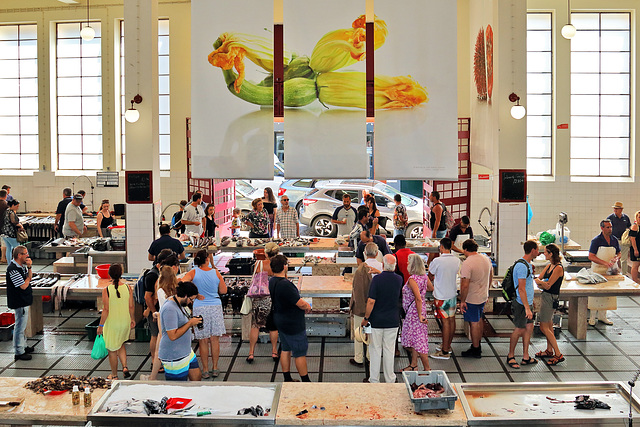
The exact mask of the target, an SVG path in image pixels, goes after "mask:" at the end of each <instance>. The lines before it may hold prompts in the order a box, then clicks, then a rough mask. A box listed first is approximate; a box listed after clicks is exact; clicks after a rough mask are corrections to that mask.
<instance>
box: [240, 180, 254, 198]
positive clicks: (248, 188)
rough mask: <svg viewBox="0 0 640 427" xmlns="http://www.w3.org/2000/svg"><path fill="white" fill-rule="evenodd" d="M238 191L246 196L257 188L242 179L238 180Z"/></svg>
mask: <svg viewBox="0 0 640 427" xmlns="http://www.w3.org/2000/svg"><path fill="white" fill-rule="evenodd" d="M236 189H237V190H239V191H240V192H241V193H242V194H244V195H245V196H248V195H249V194H251V193H253V192H254V191H256V188H255V187H254V186H252V185H251V184H249V183H248V182H247V181H243V180H241V179H236Z"/></svg>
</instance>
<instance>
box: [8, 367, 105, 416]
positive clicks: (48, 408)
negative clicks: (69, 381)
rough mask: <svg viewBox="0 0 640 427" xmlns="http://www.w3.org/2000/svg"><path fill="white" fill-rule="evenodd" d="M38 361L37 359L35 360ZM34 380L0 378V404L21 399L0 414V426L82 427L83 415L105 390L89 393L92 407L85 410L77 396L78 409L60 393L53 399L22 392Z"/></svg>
mask: <svg viewBox="0 0 640 427" xmlns="http://www.w3.org/2000/svg"><path fill="white" fill-rule="evenodd" d="M35 357H38V356H35ZM35 379H36V378H12V377H1V378H0V390H1V391H0V400H7V398H11V399H24V401H23V402H22V403H21V404H20V405H19V406H17V407H16V408H15V409H13V410H10V411H0V424H64V425H85V424H86V423H87V414H89V412H91V409H92V408H93V405H95V404H96V403H97V402H98V401H99V400H100V398H101V397H102V395H104V394H105V393H106V391H107V390H105V389H98V390H93V393H92V395H91V398H92V404H93V405H91V406H90V407H88V408H85V407H84V405H83V403H82V393H80V405H78V406H73V405H72V404H71V394H70V393H64V394H61V395H57V396H51V395H49V396H44V395H42V394H38V393H34V392H33V391H31V390H28V389H26V388H24V385H25V384H26V383H27V382H29V381H33V380H35Z"/></svg>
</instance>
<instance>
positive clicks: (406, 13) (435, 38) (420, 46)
mask: <svg viewBox="0 0 640 427" xmlns="http://www.w3.org/2000/svg"><path fill="white" fill-rule="evenodd" d="M398 4H399V3H398V1H395V0H376V1H375V5H374V7H375V16H376V28H381V29H383V31H379V32H380V33H384V34H385V38H384V41H382V40H381V41H380V42H383V44H382V45H381V46H380V47H379V48H378V49H377V50H376V51H375V94H376V97H375V99H376V112H375V115H376V118H375V127H374V174H375V178H376V179H440V180H448V179H452V180H457V177H458V158H457V153H458V124H457V123H458V107H457V87H458V82H457V59H456V54H455V53H456V51H457V5H456V2H455V1H449V0H403V1H402V2H401V4H402V7H398ZM376 34H378V31H377V32H376ZM377 44H378V43H377Z"/></svg>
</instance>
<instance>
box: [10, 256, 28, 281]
mask: <svg viewBox="0 0 640 427" xmlns="http://www.w3.org/2000/svg"><path fill="white" fill-rule="evenodd" d="M11 262H12V263H13V264H15V265H16V267H17V268H18V269H22V271H23V274H20V271H19V270H18V269H10V271H8V272H7V278H8V279H9V281H10V282H11V284H12V285H13V286H15V287H16V288H19V287H20V286H22V285H24V279H25V278H26V277H27V274H28V271H27V268H26V267H25V266H23V265H19V264H18V263H17V262H16V261H15V260H13V259H12V260H11Z"/></svg>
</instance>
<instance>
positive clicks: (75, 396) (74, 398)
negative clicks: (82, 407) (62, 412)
mask: <svg viewBox="0 0 640 427" xmlns="http://www.w3.org/2000/svg"><path fill="white" fill-rule="evenodd" d="M71 403H73V406H76V405H79V404H80V389H79V388H78V386H77V385H74V386H73V389H72V390H71Z"/></svg>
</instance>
